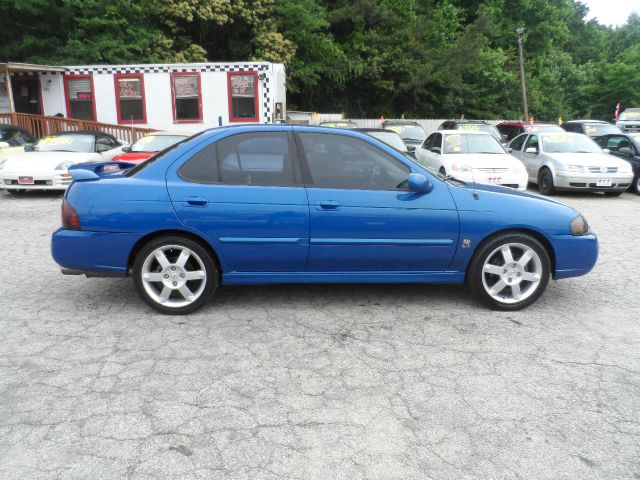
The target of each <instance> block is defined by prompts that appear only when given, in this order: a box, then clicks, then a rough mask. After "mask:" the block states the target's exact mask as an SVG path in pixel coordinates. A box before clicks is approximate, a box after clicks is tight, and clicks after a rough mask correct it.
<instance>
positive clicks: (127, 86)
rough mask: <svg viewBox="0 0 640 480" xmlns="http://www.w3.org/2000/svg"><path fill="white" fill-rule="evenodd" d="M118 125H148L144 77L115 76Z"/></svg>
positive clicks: (133, 75)
mask: <svg viewBox="0 0 640 480" xmlns="http://www.w3.org/2000/svg"><path fill="white" fill-rule="evenodd" d="M114 81H115V84H116V106H117V110H118V123H147V112H146V108H145V99H144V77H143V76H142V75H137V74H132V75H114Z"/></svg>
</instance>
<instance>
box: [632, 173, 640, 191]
mask: <svg viewBox="0 0 640 480" xmlns="http://www.w3.org/2000/svg"><path fill="white" fill-rule="evenodd" d="M632 188H633V191H634V192H636V193H637V194H639V195H640V173H638V174H637V175H636V178H634V179H633V185H632Z"/></svg>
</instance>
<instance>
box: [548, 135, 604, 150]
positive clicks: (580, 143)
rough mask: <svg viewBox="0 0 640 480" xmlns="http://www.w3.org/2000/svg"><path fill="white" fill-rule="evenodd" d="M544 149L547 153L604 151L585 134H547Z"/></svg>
mask: <svg viewBox="0 0 640 480" xmlns="http://www.w3.org/2000/svg"><path fill="white" fill-rule="evenodd" d="M542 149H543V150H544V151H545V153H602V149H601V148H600V147H599V146H598V145H597V144H596V143H595V142H594V141H593V140H591V139H590V138H588V137H585V136H584V135H562V134H558V135H545V136H543V137H542Z"/></svg>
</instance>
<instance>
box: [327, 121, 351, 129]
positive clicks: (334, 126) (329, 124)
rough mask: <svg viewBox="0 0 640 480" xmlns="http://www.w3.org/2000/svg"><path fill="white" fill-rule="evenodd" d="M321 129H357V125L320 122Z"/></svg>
mask: <svg viewBox="0 0 640 480" xmlns="http://www.w3.org/2000/svg"><path fill="white" fill-rule="evenodd" d="M320 126H321V127H329V128H357V127H358V125H357V124H356V123H354V122H322V123H321V124H320Z"/></svg>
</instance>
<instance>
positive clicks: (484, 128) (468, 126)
mask: <svg viewBox="0 0 640 480" xmlns="http://www.w3.org/2000/svg"><path fill="white" fill-rule="evenodd" d="M458 128H459V129H460V130H468V131H471V132H487V133H490V134H491V136H492V137H493V138H495V139H496V140H500V139H501V138H502V137H501V136H500V132H499V131H498V129H497V128H496V127H494V126H493V125H487V124H486V123H459V124H458Z"/></svg>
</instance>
